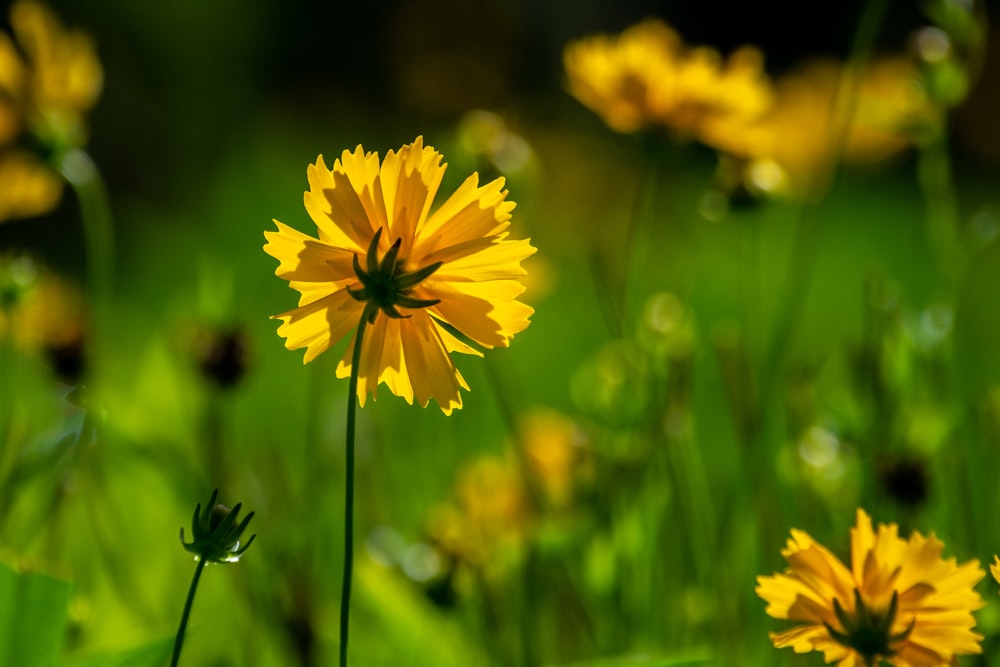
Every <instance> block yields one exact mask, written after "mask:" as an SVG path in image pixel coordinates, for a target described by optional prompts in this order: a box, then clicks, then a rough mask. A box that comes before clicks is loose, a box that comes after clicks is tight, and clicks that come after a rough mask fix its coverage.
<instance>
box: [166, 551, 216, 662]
mask: <svg viewBox="0 0 1000 667" xmlns="http://www.w3.org/2000/svg"><path fill="white" fill-rule="evenodd" d="M207 563H208V559H206V558H203V557H199V558H198V565H196V566H195V568H194V577H193V578H192V579H191V587H190V588H188V594H187V600H186V601H185V602H184V613H182V614H181V625H180V627H179V628H177V639H175V640H174V657H173V658H171V659H170V667H177V661H178V660H180V659H181V646H183V645H184V631H185V630H186V629H187V623H188V617H189V616H190V615H191V605H192V604H193V603H194V593H195V591H196V590H198V580H199V579H201V571H202V570H204V569H205V565H206V564H207Z"/></svg>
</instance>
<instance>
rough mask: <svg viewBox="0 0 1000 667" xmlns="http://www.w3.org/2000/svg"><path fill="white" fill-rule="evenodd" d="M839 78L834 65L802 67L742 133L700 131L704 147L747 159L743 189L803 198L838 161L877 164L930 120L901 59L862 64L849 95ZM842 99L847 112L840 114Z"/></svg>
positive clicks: (931, 113) (730, 128) (913, 72)
mask: <svg viewBox="0 0 1000 667" xmlns="http://www.w3.org/2000/svg"><path fill="white" fill-rule="evenodd" d="M846 73H847V70H846V68H845V67H844V65H843V64H841V63H838V62H836V61H834V60H817V61H813V62H810V63H806V64H805V65H803V66H801V67H800V68H798V69H797V70H795V71H794V72H791V73H789V74H788V75H786V76H784V77H782V78H780V79H779V80H778V81H777V82H776V83H775V103H774V106H773V107H772V108H771V110H770V111H769V112H768V113H766V114H764V115H763V116H761V117H759V118H758V119H757V120H756V121H755V122H752V123H749V124H747V125H745V126H742V127H741V126H740V125H739V124H738V123H728V124H723V123H715V124H712V125H711V126H710V127H706V128H705V133H706V136H707V138H706V142H707V143H710V144H711V145H713V146H715V147H716V148H718V149H720V150H723V151H726V152H728V153H730V154H732V155H734V156H738V157H740V158H743V159H745V160H747V162H748V163H749V169H748V170H747V178H748V180H749V181H750V182H749V183H748V185H749V186H750V188H751V190H758V191H765V192H776V193H787V194H793V195H807V196H808V195H812V194H816V193H818V192H821V191H822V189H823V187H824V186H825V185H826V179H827V177H828V175H829V172H830V169H831V168H832V166H833V165H834V163H835V162H836V161H837V160H838V159H839V160H842V161H844V162H845V163H849V164H867V163H872V162H877V161H880V160H883V159H885V158H888V157H890V156H892V155H893V154H895V153H898V152H899V151H900V150H902V149H904V148H905V147H907V146H909V145H910V144H912V143H913V142H914V141H915V140H917V138H918V137H919V135H920V131H921V130H925V129H926V128H927V127H929V126H930V125H931V124H932V123H934V122H935V118H936V113H937V112H936V110H935V109H934V107H933V105H932V104H931V102H930V100H929V98H928V96H927V94H926V93H925V91H924V90H923V88H922V87H921V84H920V80H919V73H918V70H917V68H916V66H915V65H914V64H913V63H912V62H910V61H909V60H908V59H907V58H904V57H885V58H881V59H877V60H875V61H873V62H871V63H869V64H868V65H867V67H865V68H864V70H862V71H861V72H860V73H858V74H857V79H856V81H855V84H854V85H856V89H855V90H854V91H853V94H852V95H851V96H847V95H845V94H844V93H845V92H846V88H845V84H848V83H849V81H848V79H846V78H845V75H846ZM848 101H850V102H852V107H851V108H850V109H849V110H848V109H845V108H844V105H845V104H846V103H848ZM838 105H839V106H838ZM848 111H849V112H850V113H849V117H848V118H847V121H846V122H847V125H846V128H845V130H844V132H843V136H838V132H837V125H838V123H841V122H844V121H843V120H842V119H841V115H842V114H845V113H847V112H848Z"/></svg>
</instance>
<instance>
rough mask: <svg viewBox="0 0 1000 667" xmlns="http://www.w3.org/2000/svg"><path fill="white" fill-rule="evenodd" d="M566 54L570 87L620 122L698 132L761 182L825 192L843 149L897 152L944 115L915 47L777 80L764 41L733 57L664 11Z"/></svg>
mask: <svg viewBox="0 0 1000 667" xmlns="http://www.w3.org/2000/svg"><path fill="white" fill-rule="evenodd" d="M563 60H564V65H565V69H566V75H567V79H568V88H569V92H570V93H571V94H572V95H573V96H574V97H576V98H577V99H578V100H579V101H580V102H581V103H583V104H584V105H585V106H587V107H588V108H590V109H592V110H593V111H594V112H596V113H597V114H598V115H600V116H601V118H602V119H603V120H604V122H605V123H606V124H607V125H608V126H609V127H610V128H612V129H613V130H616V131H618V132H624V133H630V132H635V131H638V130H641V129H655V128H659V129H665V130H670V131H672V132H674V133H676V134H679V135H681V136H684V137H691V138H694V139H697V140H698V141H700V142H702V143H704V144H706V145H708V146H710V147H712V148H715V149H717V150H719V151H721V152H722V153H725V154H728V155H731V156H734V157H736V158H738V159H739V160H740V164H741V167H745V170H742V169H741V170H742V171H743V172H744V173H741V175H740V178H742V179H743V180H744V181H745V185H747V186H748V187H749V188H750V189H751V190H753V191H758V192H768V193H775V194H794V195H804V196H808V195H811V194H814V193H816V192H818V191H821V189H822V186H823V185H824V184H825V178H826V176H827V175H828V173H829V171H830V168H831V167H832V165H833V164H834V163H836V162H837V161H838V160H844V161H846V162H850V163H864V162H872V161H875V160H880V159H883V158H886V157H888V156H890V155H892V154H893V153H896V152H898V151H899V150H900V149H902V148H904V147H906V146H908V145H910V144H912V143H913V142H914V141H915V140H916V139H918V138H919V137H920V136H921V132H922V131H924V130H926V128H928V127H929V126H931V124H932V123H934V122H936V121H937V119H938V117H939V115H940V110H939V109H937V108H936V107H935V105H934V104H933V103H932V102H931V100H930V97H929V95H928V94H927V93H926V91H925V89H924V86H923V84H922V82H921V78H920V72H919V69H918V67H917V66H916V65H915V64H914V62H913V61H912V60H911V59H909V58H907V57H903V56H892V57H885V58H881V59H877V60H875V61H873V62H871V63H868V64H867V65H866V66H865V67H863V68H861V67H857V66H855V65H850V64H848V65H845V64H843V63H839V62H836V61H833V60H821V61H816V62H812V63H808V64H805V65H803V66H802V67H800V68H798V69H796V70H794V71H792V72H790V73H789V74H787V75H785V76H783V77H781V78H779V79H777V80H776V81H774V82H773V83H772V82H771V80H770V79H769V78H768V76H767V74H766V73H765V71H764V67H763V62H764V58H763V56H762V54H761V53H760V51H759V50H757V49H756V48H753V47H742V48H740V49H738V50H736V51H735V52H733V53H732V54H731V55H730V56H729V58H728V59H727V60H725V61H724V60H723V59H722V58H721V57H720V55H719V54H718V53H717V52H716V51H715V50H713V49H710V48H706V47H696V48H688V47H685V46H684V45H683V43H682V41H681V39H680V37H679V36H678V35H677V33H676V32H675V31H674V30H673V29H672V28H670V27H669V26H668V25H667V24H665V23H663V22H662V21H659V20H655V19H648V20H646V21H643V22H642V23H639V24H637V25H635V26H632V27H630V28H628V29H626V30H625V31H624V32H622V33H621V34H620V35H614V36H612V35H595V36H591V37H587V38H584V39H582V40H579V41H576V42H572V43H570V44H569V45H567V47H566V49H565V51H564V54H563Z"/></svg>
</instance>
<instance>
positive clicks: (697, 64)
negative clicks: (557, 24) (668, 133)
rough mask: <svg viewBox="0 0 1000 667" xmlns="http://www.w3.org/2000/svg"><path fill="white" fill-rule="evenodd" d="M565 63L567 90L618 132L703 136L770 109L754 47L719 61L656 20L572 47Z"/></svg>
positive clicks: (767, 88)
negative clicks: (662, 131)
mask: <svg viewBox="0 0 1000 667" xmlns="http://www.w3.org/2000/svg"><path fill="white" fill-rule="evenodd" d="M563 62H564V64H565V67H566V75H567V77H568V85H569V91H570V93H572V95H573V96H574V97H576V98H577V99H578V100H580V102H582V103H583V104H584V105H585V106H587V107H589V108H590V109H592V110H593V111H595V112H596V113H597V114H598V115H600V116H601V118H603V119H604V121H605V122H606V123H607V124H608V126H609V127H611V128H612V129H614V130H617V131H619V132H635V131H637V130H640V129H645V128H654V127H661V128H664V129H670V130H674V131H676V132H678V133H680V134H682V135H685V136H693V137H696V138H699V139H701V138H703V137H702V135H703V132H704V131H705V130H706V128H708V127H710V126H711V125H713V124H714V123H717V122H740V123H742V122H746V121H747V119H752V118H754V117H756V116H757V115H759V114H761V113H763V112H764V111H766V110H767V109H768V108H769V107H770V105H771V88H770V84H769V83H768V80H767V77H766V75H765V74H764V70H763V57H762V56H761V54H760V52H759V51H758V50H757V49H755V48H751V47H744V48H741V49H738V50H737V51H735V52H734V53H733V54H731V55H730V56H729V59H728V60H726V61H723V60H722V58H721V57H720V55H719V53H718V52H717V51H715V50H713V49H710V48H705V47H698V48H687V47H685V46H684V45H683V43H682V42H681V39H680V37H679V36H678V34H677V33H676V32H675V31H674V30H673V29H672V28H671V27H670V26H668V25H667V24H666V23H664V22H662V21H659V20H655V19H649V20H646V21H644V22H642V23H640V24H638V25H635V26H633V27H631V28H628V29H627V30H625V31H624V32H623V33H622V34H621V35H617V36H612V35H596V36H592V37H587V38H584V39H582V40H579V41H576V42H572V43H570V44H569V45H568V46H567V47H566V49H565V51H564V54H563Z"/></svg>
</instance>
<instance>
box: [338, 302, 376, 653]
mask: <svg viewBox="0 0 1000 667" xmlns="http://www.w3.org/2000/svg"><path fill="white" fill-rule="evenodd" d="M373 312H377V306H373V305H372V304H371V303H368V304H367V305H365V309H364V312H362V313H361V321H360V322H358V333H357V334H356V335H355V336H354V353H353V354H352V355H351V379H350V384H349V385H348V388H347V445H346V446H347V463H346V467H347V471H346V476H347V481H346V484H345V486H344V581H343V586H342V587H341V594H340V667H346V665H347V631H348V621H349V620H350V614H351V574H352V572H353V571H354V432H355V428H354V425H355V421H356V417H357V408H358V375H359V374H360V370H359V368H360V367H361V344H362V342H363V341H364V336H365V327H366V326H367V325H368V318H369V317H370V316H371V315H372V313H373Z"/></svg>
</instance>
